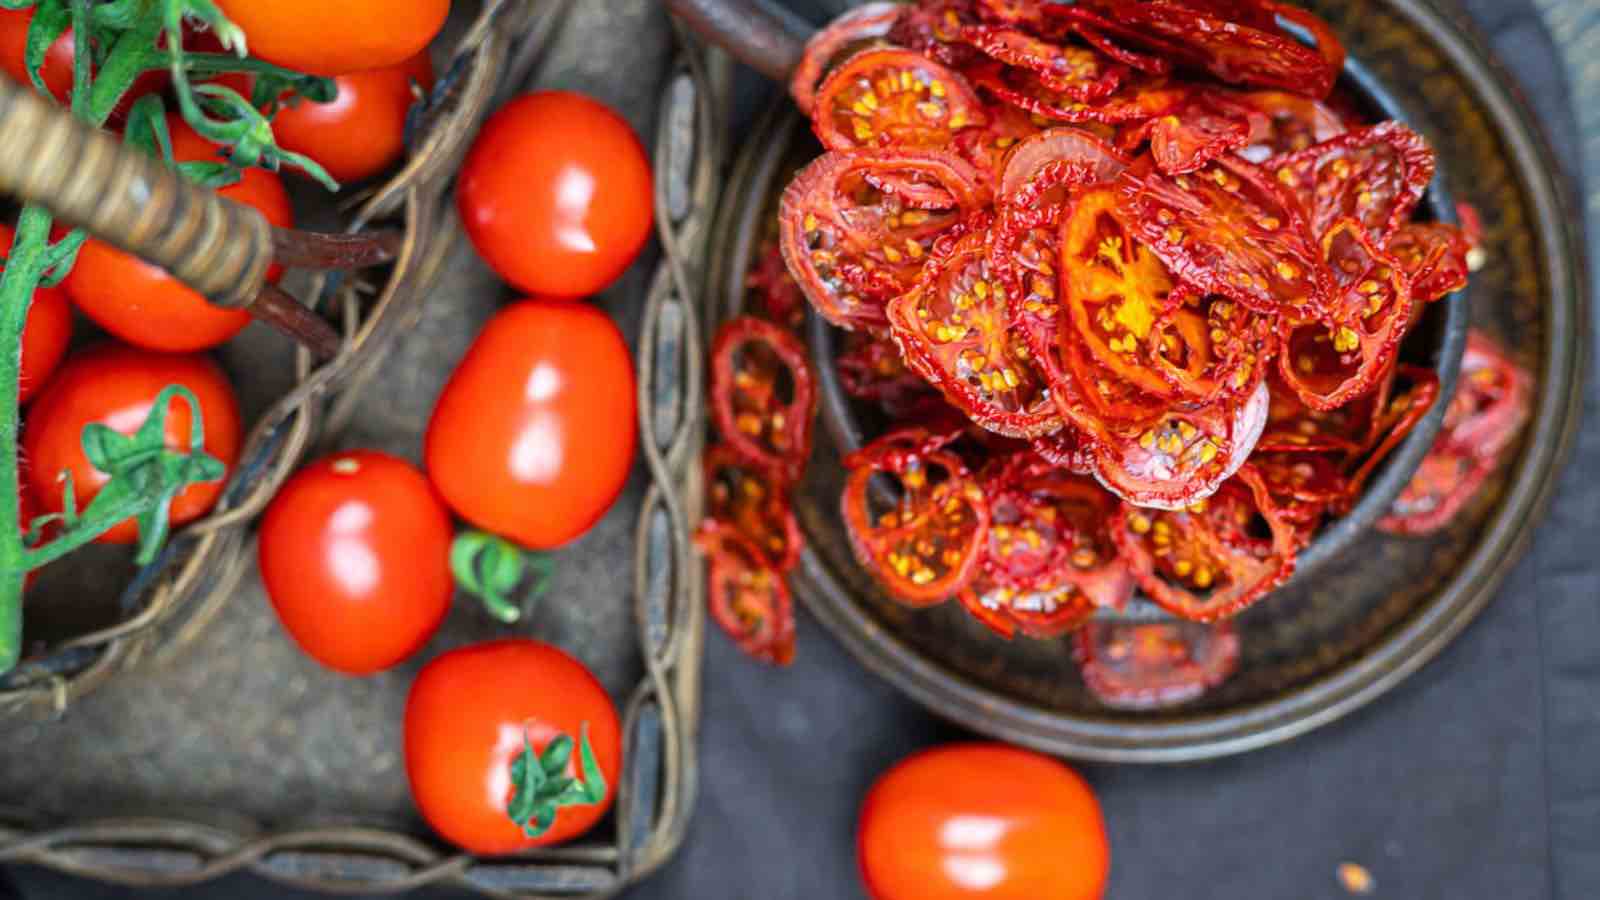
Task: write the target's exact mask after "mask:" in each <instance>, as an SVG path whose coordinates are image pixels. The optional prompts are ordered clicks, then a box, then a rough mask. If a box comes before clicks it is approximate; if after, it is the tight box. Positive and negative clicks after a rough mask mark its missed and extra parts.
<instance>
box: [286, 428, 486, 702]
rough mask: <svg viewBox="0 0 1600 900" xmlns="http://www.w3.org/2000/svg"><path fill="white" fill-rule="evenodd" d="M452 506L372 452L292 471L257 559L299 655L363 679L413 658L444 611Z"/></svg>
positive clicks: (405, 466)
mask: <svg viewBox="0 0 1600 900" xmlns="http://www.w3.org/2000/svg"><path fill="white" fill-rule="evenodd" d="M451 531H452V528H451V523H450V513H449V511H448V510H447V509H445V506H444V503H443V502H441V501H440V500H439V497H438V495H437V494H435V493H434V490H433V486H432V485H430V484H429V483H428V479H427V478H426V477H424V476H423V474H422V473H421V472H419V471H417V469H416V468H414V467H413V466H411V464H409V463H407V462H406V461H405V460H402V459H397V458H396V457H393V456H390V455H388V454H386V453H379V452H378V451H375V450H352V451H349V452H345V453H336V454H334V455H333V456H330V457H328V458H326V459H323V460H319V461H318V462H314V463H312V464H310V465H308V466H306V467H305V468H303V469H301V470H300V471H299V472H296V473H295V475H294V477H292V478H290V479H289V480H288V481H287V482H286V483H285V484H284V486H283V489H282V490H281V491H279V492H278V495H277V496H276V497H275V498H273V501H272V505H270V506H268V507H267V512H266V515H265V516H263V517H262V520H261V534H260V536H259V538H258V539H257V545H256V554H257V560H258V562H259V563H260V566H261V581H262V583H263V584H264V585H265V586H266V589H267V596H268V597H269V598H270V599H271V600H272V606H273V608H274V609H276V610H277V612H278V619H279V621H281V622H283V627H284V628H285V629H286V630H287V631H288V632H289V636H290V637H292V638H294V641H295V643H296V644H298V645H299V646H300V649H301V650H304V651H305V652H306V655H308V656H310V657H311V658H312V659H315V660H316V661H317V662H320V663H322V664H323V665H325V666H327V667H328V668H330V669H333V670H334V671H336V672H343V673H345V674H346V675H369V674H371V673H373V672H379V671H382V670H384V669H387V668H389V667H390V666H393V665H395V664H396V663H398V662H400V661H401V660H404V659H405V658H406V657H408V656H410V655H411V654H412V653H415V652H416V651H417V649H418V648H420V647H421V646H422V645H423V644H425V643H427V641H428V638H430V637H432V635H433V633H434V632H435V631H436V630H438V628H439V623H440V622H442V621H444V616H445V613H447V612H448V611H449V610H450V596H451V594H452V593H453V591H454V584H453V582H452V581H451V578H450V539H451Z"/></svg>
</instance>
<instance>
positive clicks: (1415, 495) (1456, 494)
mask: <svg viewBox="0 0 1600 900" xmlns="http://www.w3.org/2000/svg"><path fill="white" fill-rule="evenodd" d="M1494 469H1495V466H1494V463H1493V462H1491V461H1489V460H1486V459H1483V458H1482V457H1480V456H1478V455H1477V454H1476V453H1473V452H1472V451H1471V450H1470V449H1468V448H1466V447H1461V446H1457V445H1455V444H1435V445H1434V447H1433V449H1432V450H1430V451H1428V455H1427V456H1425V457H1423V458H1422V464H1421V465H1419V466H1417V471H1416V474H1414V475H1412V476H1411V480H1410V481H1409V482H1407V483H1406V486H1405V487H1404V488H1402V489H1401V491H1400V495H1399V496H1398V497H1396V498H1395V500H1394V503H1393V504H1392V505H1391V506H1390V507H1389V514H1388V515H1386V516H1384V517H1383V518H1381V519H1379V520H1378V530H1379V531H1383V532H1386V533H1388V534H1397V535H1407V536H1411V537H1421V536H1424V535H1429V534H1433V533H1435V532H1437V531H1440V530H1442V529H1444V528H1445V527H1446V526H1448V525H1449V524H1450V523H1451V522H1453V521H1455V518H1456V516H1457V515H1458V514H1459V513H1460V512H1461V510H1462V509H1464V508H1465V507H1466V505H1467V504H1468V503H1470V502H1471V501H1472V498H1473V497H1476V496H1477V495H1478V492H1479V491H1480V490H1482V489H1483V486H1484V484H1485V483H1486V482H1487V481H1488V480H1489V476H1490V475H1491V474H1493V473H1494Z"/></svg>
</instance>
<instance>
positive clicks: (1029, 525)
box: [983, 451, 1133, 607]
mask: <svg viewBox="0 0 1600 900" xmlns="http://www.w3.org/2000/svg"><path fill="white" fill-rule="evenodd" d="M983 489H984V494H985V495H986V496H987V497H988V498H989V508H990V528H989V542H988V547H987V552H986V555H985V556H984V559H983V570H984V573H985V574H986V575H987V576H988V578H989V580H990V582H991V583H993V584H995V585H999V586H1005V587H1011V588H1015V589H1018V590H1023V589H1042V588H1047V587H1049V586H1051V585H1053V584H1059V583H1071V584H1073V585H1076V586H1077V587H1078V588H1079V589H1080V590H1082V591H1083V592H1084V593H1085V595H1086V596H1087V597H1088V598H1089V600H1090V601H1091V602H1092V603H1094V604H1095V605H1097V606H1112V607H1116V606H1121V605H1122V604H1124V603H1126V602H1127V599H1128V596H1129V595H1130V593H1131V591H1132V589H1133V583H1132V581H1131V580H1130V579H1124V578H1122V577H1120V576H1121V573H1122V572H1123V571H1124V569H1123V567H1122V565H1121V562H1120V560H1119V559H1118V556H1117V547H1116V544H1115V542H1113V541H1112V539H1111V534H1110V530H1109V524H1110V520H1111V518H1112V517H1113V516H1114V515H1116V512H1117V505H1118V504H1117V500H1116V498H1114V497H1112V496H1111V495H1110V494H1108V493H1106V491H1105V489H1104V488H1101V487H1100V486H1099V485H1098V484H1095V483H1094V482H1093V481H1091V480H1089V479H1086V478H1082V477H1078V476H1075V475H1072V474H1070V473H1067V472H1063V471H1061V470H1060V469H1057V468H1056V467H1054V466H1052V465H1050V464H1049V463H1047V462H1045V461H1043V460H1041V459H1040V458H1038V457H1037V456H1035V455H1034V454H1032V453H1030V452H1027V451H1021V452H1017V453H1013V454H1011V455H1010V456H1008V457H1002V458H999V459H997V460H995V461H994V462H993V463H991V466H990V468H989V469H987V470H986V471H985V475H984V479H983Z"/></svg>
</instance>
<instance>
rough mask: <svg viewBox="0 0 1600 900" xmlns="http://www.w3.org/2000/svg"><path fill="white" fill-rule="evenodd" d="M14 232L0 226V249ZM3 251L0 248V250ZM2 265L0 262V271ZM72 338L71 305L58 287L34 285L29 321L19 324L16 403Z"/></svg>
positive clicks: (34, 389)
mask: <svg viewBox="0 0 1600 900" xmlns="http://www.w3.org/2000/svg"><path fill="white" fill-rule="evenodd" d="M15 237H16V232H15V231H13V230H12V229H11V226H9V225H0V248H9V247H10V246H11V241H12V240H13V239H14V238H15ZM3 252H5V251H3V250H0V253H3ZM4 270H5V266H4V265H3V264H0V271H4ZM71 340H72V307H71V306H70V305H68V303H67V295H66V294H65V293H63V292H62V291H61V290H60V289H58V288H47V287H41V288H35V289H34V292H33V305H32V306H30V307H28V321H27V324H25V325H23V326H22V380H21V394H20V395H19V402H21V403H27V402H28V400H29V399H30V398H32V397H33V395H34V394H37V393H38V392H39V389H40V388H41V387H43V386H44V384H45V382H47V381H49V380H50V375H51V373H53V372H54V371H55V370H56V366H57V365H59V364H60V363H61V357H63V356H65V355H66V353H67V343H68V342H69V341H71Z"/></svg>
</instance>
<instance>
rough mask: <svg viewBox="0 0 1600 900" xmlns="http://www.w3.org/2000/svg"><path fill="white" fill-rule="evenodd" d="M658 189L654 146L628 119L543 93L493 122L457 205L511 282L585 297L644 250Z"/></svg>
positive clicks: (468, 166)
mask: <svg viewBox="0 0 1600 900" xmlns="http://www.w3.org/2000/svg"><path fill="white" fill-rule="evenodd" d="M650 185H651V180H650V163H649V160H648V159H646V157H645V153H644V148H643V147H642V146H640V144H639V139H638V138H637V137H636V136H635V135H634V133H633V129H631V128H629V127H628V123H627V122H626V121H624V120H623V118H622V117H621V116H619V115H617V114H616V113H615V112H614V111H612V110H611V109H610V108H608V107H607V106H605V105H604V104H601V103H599V102H596V101H594V100H591V99H589V98H588V97H585V96H583V95H582V94H571V93H565V92H561V91H540V92H538V93H533V94H528V95H527V96H524V97H520V98H518V99H516V100H513V101H512V102H510V103H508V104H506V105H505V106H504V107H502V108H501V109H500V111H499V112H497V113H495V114H494V116H492V117H491V118H490V119H489V121H488V122H487V123H485V124H484V126H483V130H482V131H481V132H480V133H479V134H478V140H477V142H476V143H475V144H473V146H472V150H471V151H470V152H469V153H468V155H467V159H466V162H465V163H464V164H463V165H462V168H461V178H460V181H459V182H458V183H457V185H456V204H457V206H458V207H459V209H460V212H461V221H462V222H463V223H464V224H465V225H466V229H467V234H468V235H469V236H470V237H471V238H472V243H473V245H474V246H476V247H477V248H478V253H479V254H480V255H482V256H483V258H484V259H485V260H486V261H487V262H488V263H489V265H490V266H492V267H493V268H494V270H495V271H496V272H499V273H500V276H501V277H502V278H504V279H505V280H507V281H509V282H511V283H512V284H513V285H516V286H517V287H518V288H520V289H521V290H524V291H527V292H528V293H532V294H540V295H544V296H551V297H583V296H587V295H589V294H593V293H595V292H596V291H599V290H601V289H602V288H604V287H605V286H606V285H608V284H610V283H611V282H613V281H615V280H616V279H617V276H619V275H621V274H622V272H623V270H625V269H627V268H628V264H629V263H631V262H633V258H634V257H635V256H638V255H639V250H640V248H642V247H643V246H644V242H645V240H646V239H647V238H648V237H649V236H650V222H651V218H652V215H653V213H652V196H653V194H652V191H651V187H650Z"/></svg>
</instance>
